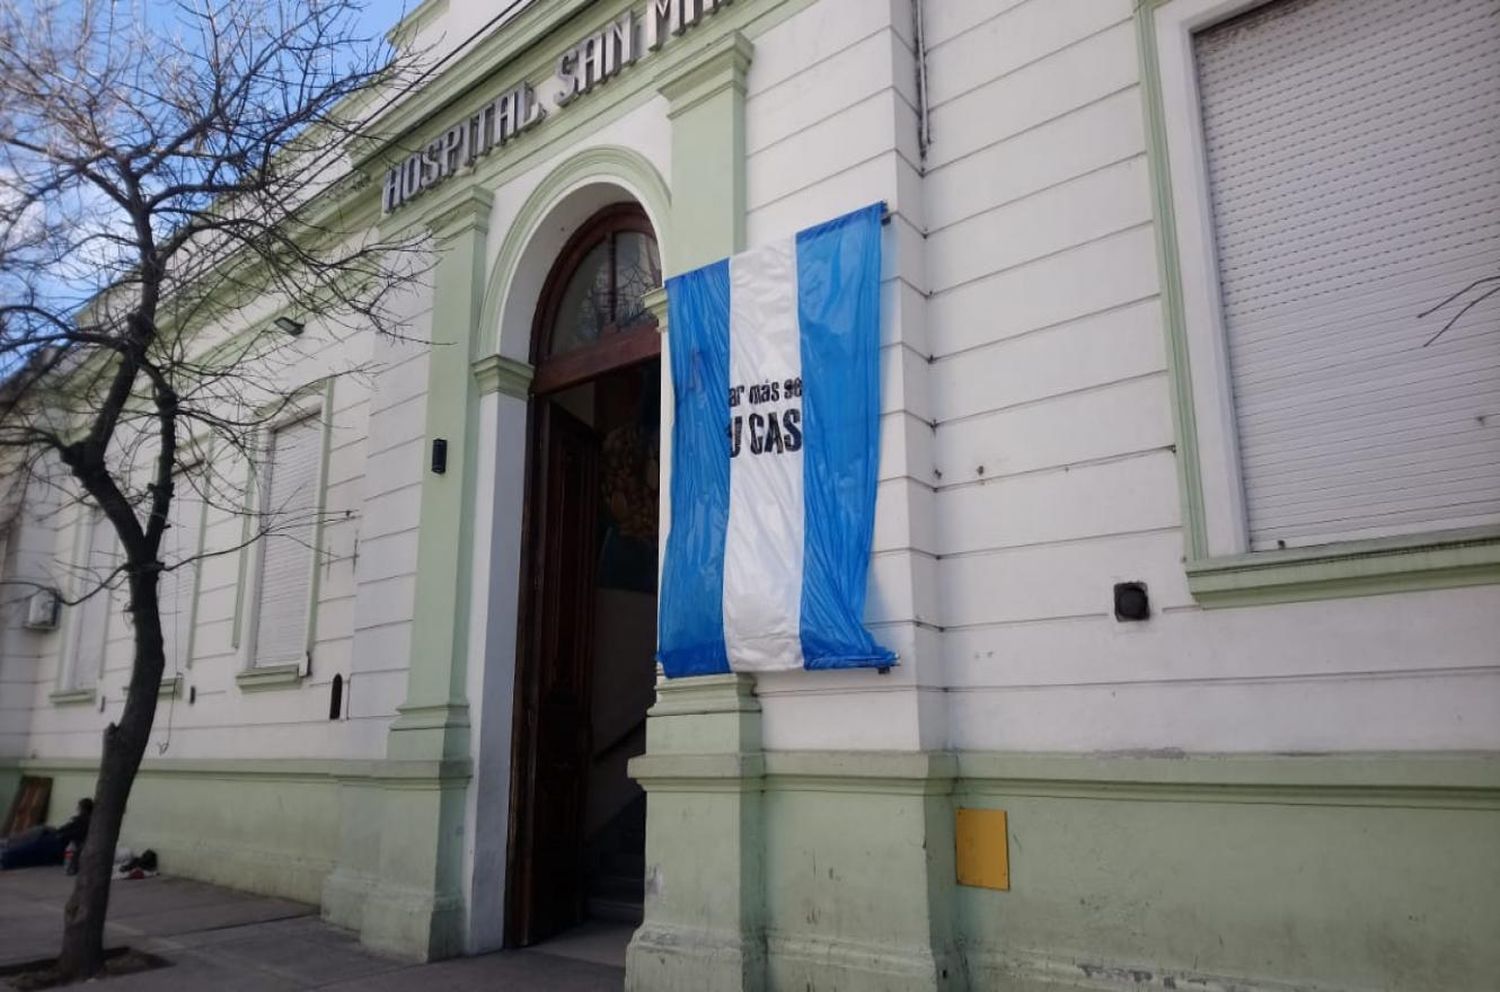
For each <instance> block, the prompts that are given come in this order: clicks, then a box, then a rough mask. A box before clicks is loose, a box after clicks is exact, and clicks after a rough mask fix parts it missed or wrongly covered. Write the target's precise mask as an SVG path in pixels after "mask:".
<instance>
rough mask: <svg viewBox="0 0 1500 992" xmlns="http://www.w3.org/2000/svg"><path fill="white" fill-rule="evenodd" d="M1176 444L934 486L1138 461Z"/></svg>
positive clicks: (980, 484) (943, 489)
mask: <svg viewBox="0 0 1500 992" xmlns="http://www.w3.org/2000/svg"><path fill="white" fill-rule="evenodd" d="M1176 450H1177V448H1176V445H1171V444H1165V445H1163V444H1158V445H1153V446H1152V447H1149V448H1138V449H1136V450H1134V451H1121V452H1118V453H1116V454H1111V455H1099V456H1097V457H1095V458H1081V459H1079V460H1077V461H1072V462H1059V463H1057V464H1053V465H1038V466H1037V467H1035V468H1023V469H1018V470H1016V471H1014V472H996V473H993V474H986V475H984V476H982V477H981V478H977V479H965V480H964V481H962V482H944V483H941V484H939V485H937V486H934V487H933V491H934V492H937V493H948V492H954V491H955V490H961V489H982V488H984V487H985V486H988V485H990V484H991V483H996V482H1006V481H1009V480H1011V479H1025V478H1030V477H1033V476H1039V475H1062V474H1065V473H1068V472H1073V471H1077V470H1079V469H1090V468H1099V467H1101V466H1104V465H1119V464H1123V463H1124V462H1132V461H1137V460H1139V459H1142V458H1149V457H1150V456H1152V455H1160V454H1175V453H1176Z"/></svg>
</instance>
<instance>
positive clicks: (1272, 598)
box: [1135, 0, 1500, 608]
mask: <svg viewBox="0 0 1500 992" xmlns="http://www.w3.org/2000/svg"><path fill="white" fill-rule="evenodd" d="M1169 2H1171V0H1137V2H1136V4H1135V28H1136V40H1137V48H1138V53H1139V59H1140V75H1141V93H1142V101H1141V103H1142V108H1143V113H1144V117H1145V131H1146V160H1147V168H1148V173H1149V178H1150V187H1151V202H1152V208H1153V214H1154V217H1155V220H1156V223H1155V230H1156V253H1157V267H1158V270H1159V273H1160V277H1161V304H1162V317H1163V329H1164V331H1165V334H1166V361H1167V374H1168V379H1169V381H1170V383H1171V387H1170V393H1171V406H1172V424H1173V428H1174V431H1175V434H1176V438H1177V445H1176V461H1177V478H1178V492H1179V497H1180V499H1181V503H1182V515H1183V536H1184V543H1185V544H1186V552H1187V553H1186V561H1185V568H1186V572H1187V581H1188V589H1189V591H1190V592H1191V593H1192V594H1193V597H1194V598H1195V599H1196V600H1197V601H1198V603H1199V604H1201V605H1202V606H1205V607H1210V608H1213V607H1234V606H1251V605H1258V604H1266V603H1285V602H1300V601H1306V600H1318V599H1331V598H1344V597H1350V596H1371V595H1380V594H1385V593H1395V592H1410V591H1415V590H1422V589H1442V588H1450V587H1455V586H1468V585H1481V584H1489V583H1495V582H1500V528H1495V527H1492V528H1485V529H1480V530H1469V531H1452V532H1446V533H1444V532H1429V533H1422V534H1416V535H1411V536H1403V537H1399V538H1392V539H1379V540H1365V541H1348V542H1340V543H1337V544H1326V545H1319V546H1317V547H1311V548H1296V549H1286V550H1278V551H1253V552H1248V553H1244V554H1236V555H1214V554H1212V552H1211V549H1210V548H1209V538H1208V524H1207V520H1208V517H1207V509H1206V507H1205V504H1204V492H1203V474H1202V473H1203V465H1202V457H1201V453H1200V442H1199V433H1198V420H1197V410H1196V407H1195V404H1194V399H1193V379H1192V373H1191V367H1190V364H1189V356H1188V352H1189V341H1188V331H1187V315H1186V311H1185V305H1184V302H1183V290H1182V278H1183V277H1182V264H1181V250H1180V246H1179V243H1178V230H1177V218H1176V212H1175V209H1174V207H1173V185H1172V174H1171V167H1170V164H1169V159H1168V150H1167V140H1168V135H1167V125H1166V114H1165V110H1164V107H1163V102H1162V82H1161V68H1160V64H1159V61H1158V59H1159V50H1158V47H1157V38H1156V18H1155V12H1156V10H1157V9H1158V8H1160V7H1162V6H1164V5H1165V4H1166V3H1169Z"/></svg>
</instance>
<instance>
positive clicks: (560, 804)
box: [506, 398, 599, 946]
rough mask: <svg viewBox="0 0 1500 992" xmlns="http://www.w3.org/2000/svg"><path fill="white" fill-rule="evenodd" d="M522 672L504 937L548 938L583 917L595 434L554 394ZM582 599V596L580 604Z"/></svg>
mask: <svg viewBox="0 0 1500 992" xmlns="http://www.w3.org/2000/svg"><path fill="white" fill-rule="evenodd" d="M536 414H537V435H536V442H537V443H536V447H535V449H534V451H535V456H536V458H535V462H534V463H533V466H532V471H533V473H534V479H535V482H536V484H535V486H534V487H533V489H532V492H533V493H534V502H533V504H532V507H531V515H532V520H531V527H532V530H531V535H530V547H531V553H532V561H531V572H530V575H531V579H532V584H531V589H530V591H529V593H530V603H531V608H530V610H529V617H528V621H529V629H527V630H526V631H525V634H524V635H523V643H522V648H523V650H526V651H528V652H529V653H530V655H531V656H530V658H529V659H528V661H529V663H528V664H525V665H523V666H521V669H520V671H521V672H522V673H524V675H523V677H524V679H525V684H524V685H523V686H522V687H521V689H522V691H521V693H520V694H519V695H518V700H517V701H518V703H519V704H520V705H518V706H517V712H516V717H515V727H516V736H515V752H516V753H515V761H514V763H513V766H512V767H513V768H514V774H515V778H514V780H513V783H512V809H513V810H514V811H515V813H514V815H513V818H512V820H511V830H512V836H511V843H510V845H509V852H510V853H509V860H510V866H509V867H510V877H511V884H510V887H509V888H510V905H509V907H508V909H509V911H508V912H507V914H506V919H507V927H506V929H507V931H508V933H507V943H508V944H510V945H511V946H524V945H528V944H534V943H537V942H538V941H541V940H545V939H546V938H547V937H550V936H551V935H553V934H555V933H557V932H558V931H560V930H563V929H566V928H567V927H570V926H572V925H574V924H576V923H579V922H580V921H581V920H582V919H583V915H584V885H583V871H584V865H583V857H582V853H581V852H582V851H583V847H584V837H583V831H584V808H585V807H584V804H585V802H586V799H587V789H588V771H589V761H590V748H591V746H592V742H591V741H590V739H589V738H590V729H589V728H590V723H589V706H590V688H591V686H590V679H591V674H592V661H593V643H594V631H593V611H592V609H590V608H587V605H586V604H591V603H592V602H593V596H594V570H595V567H596V562H597V559H598V543H597V527H598V514H599V443H598V439H597V438H596V436H595V434H594V431H593V430H592V429H591V428H590V427H588V426H587V425H585V424H584V423H582V422H581V421H579V420H578V419H577V418H576V417H574V416H573V415H571V414H569V413H568V412H567V411H565V410H563V409H562V408H561V407H560V406H559V405H558V404H556V403H554V402H551V401H549V400H547V399H545V398H540V399H538V400H537V403H536ZM581 605H582V606H583V608H580V607H581Z"/></svg>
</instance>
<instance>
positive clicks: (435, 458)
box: [432, 437, 448, 475]
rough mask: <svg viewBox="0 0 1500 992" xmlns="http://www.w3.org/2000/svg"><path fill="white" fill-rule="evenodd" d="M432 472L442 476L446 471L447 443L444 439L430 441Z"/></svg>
mask: <svg viewBox="0 0 1500 992" xmlns="http://www.w3.org/2000/svg"><path fill="white" fill-rule="evenodd" d="M432 471H433V472H434V473H435V474H437V475H442V474H444V473H445V472H447V471H448V441H447V439H446V438H441V437H438V438H433V440H432Z"/></svg>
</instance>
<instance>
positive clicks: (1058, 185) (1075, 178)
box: [927, 148, 1146, 238]
mask: <svg viewBox="0 0 1500 992" xmlns="http://www.w3.org/2000/svg"><path fill="white" fill-rule="evenodd" d="M1145 157H1146V150H1145V149H1144V148H1142V149H1140V150H1139V151H1134V152H1131V153H1130V154H1128V155H1123V156H1121V157H1120V158H1117V159H1113V160H1111V161H1109V162H1105V163H1103V164H1101V165H1096V166H1094V167H1092V168H1089V169H1085V170H1084V171H1082V172H1078V173H1073V174H1071V175H1067V176H1064V177H1063V178H1061V179H1059V180H1057V181H1056V182H1053V183H1049V184H1047V185H1046V186H1038V187H1037V188H1036V189H1033V190H1029V191H1027V192H1025V193H1022V194H1021V195H1020V196H1013V197H1011V198H1010V199H1008V200H1002V201H1000V202H999V203H994V204H991V205H990V206H987V207H985V208H983V209H981V210H976V211H975V212H974V213H971V214H966V215H964V216H963V217H958V218H955V219H953V220H950V221H948V222H947V223H946V224H942V225H940V226H938V227H932V228H928V230H927V236H928V237H929V238H933V237H936V236H937V235H939V234H942V233H943V232H945V231H948V230H950V229H951V228H955V227H957V226H959V225H960V224H967V223H969V222H970V221H973V220H979V219H981V218H984V217H986V216H988V215H989V214H992V213H994V212H996V211H997V210H1004V209H1005V208H1006V207H1013V206H1015V205H1016V204H1019V203H1025V202H1026V201H1027V200H1029V199H1031V198H1032V197H1035V196H1040V195H1042V194H1043V193H1050V192H1054V191H1056V190H1059V189H1062V188H1063V187H1064V186H1068V185H1070V184H1072V183H1076V182H1079V181H1080V180H1084V179H1089V178H1091V177H1093V176H1096V175H1098V174H1099V173H1101V172H1108V171H1109V170H1110V169H1115V168H1118V167H1120V166H1121V165H1124V164H1125V163H1127V162H1134V161H1136V160H1137V159H1144V158H1145Z"/></svg>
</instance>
